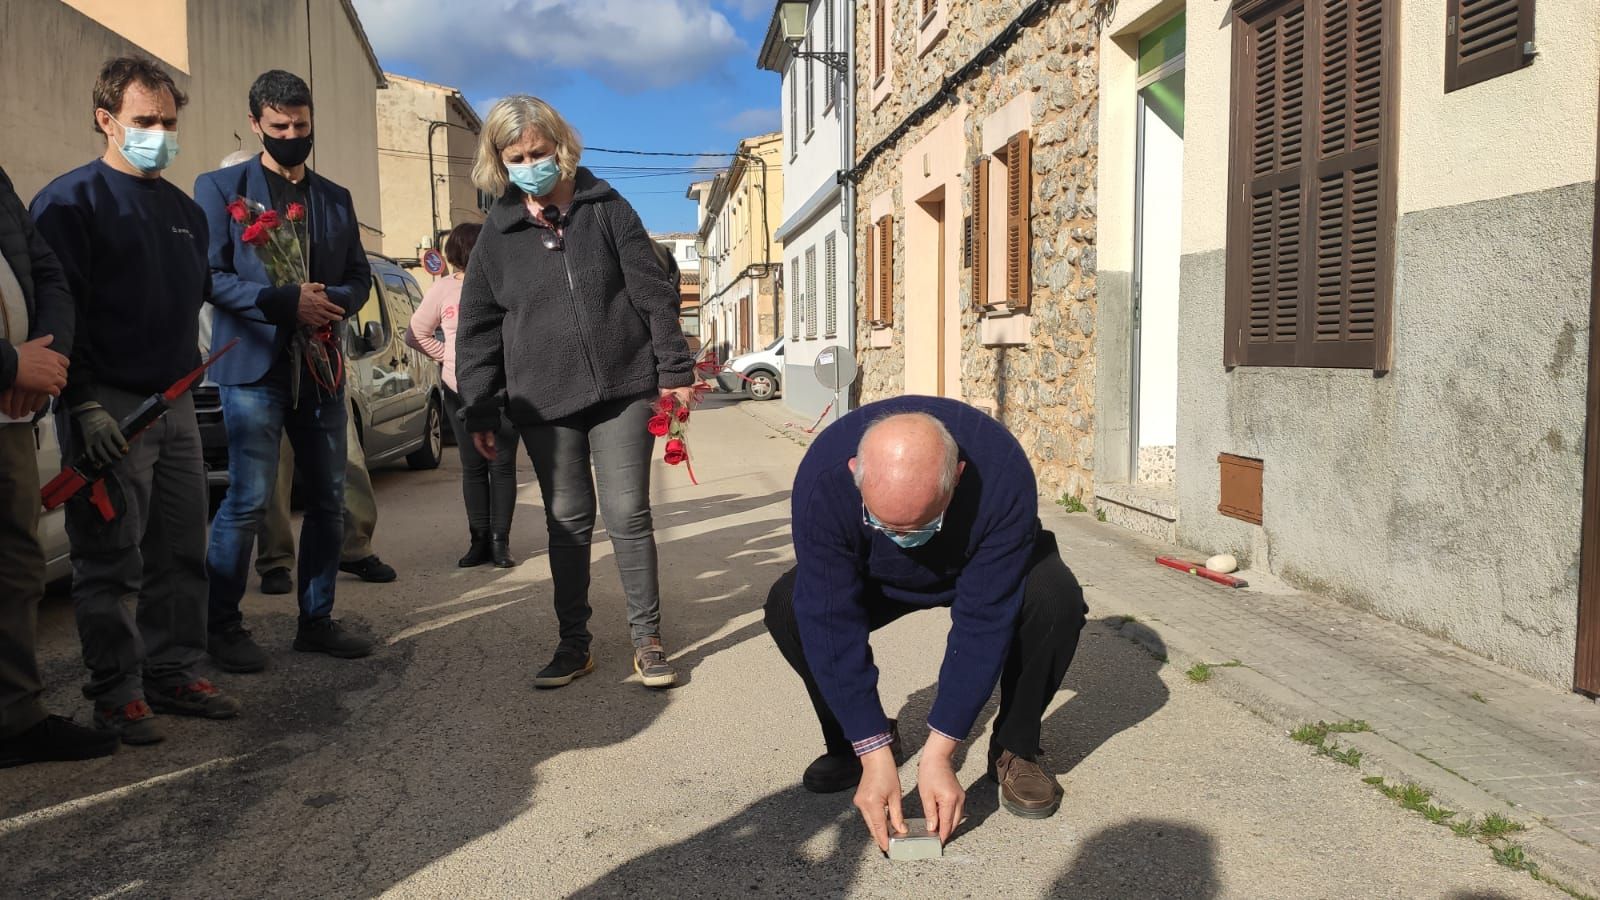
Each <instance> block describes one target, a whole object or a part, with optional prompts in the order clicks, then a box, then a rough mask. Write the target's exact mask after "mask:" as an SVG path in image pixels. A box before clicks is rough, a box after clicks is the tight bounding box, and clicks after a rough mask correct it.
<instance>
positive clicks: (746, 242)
mask: <svg viewBox="0 0 1600 900" xmlns="http://www.w3.org/2000/svg"><path fill="white" fill-rule="evenodd" d="M782 154H783V134H782V133H781V132H774V133H771V134H764V135H759V136H756V137H751V138H746V139H744V140H742V141H740V142H739V146H738V148H737V151H736V153H735V154H734V158H733V162H732V164H730V165H729V166H728V168H727V169H726V170H725V171H723V172H720V173H718V174H717V176H716V177H715V178H713V179H712V180H711V182H710V184H709V185H705V186H704V187H703V188H701V189H699V190H697V189H696V188H695V187H691V188H690V190H689V193H690V196H691V197H694V198H696V199H698V202H699V203H700V232H699V234H698V235H697V245H698V247H699V251H700V296H701V300H700V337H701V340H702V342H703V345H704V347H705V348H706V351H704V352H710V353H714V354H715V356H716V358H717V359H718V360H720V361H722V362H727V361H728V360H729V359H731V358H732V357H735V356H738V355H740V354H742V353H749V352H750V351H752V350H759V349H761V348H762V347H765V346H767V345H768V344H770V343H772V341H773V340H774V339H776V338H777V337H778V336H779V334H780V331H779V328H780V323H781V322H782V316H781V306H782V295H781V293H780V290H781V289H780V287H779V277H778V271H779V270H778V261H779V260H780V259H781V258H782V252H783V251H782V248H781V247H780V246H779V245H778V242H777V241H776V240H774V239H773V232H775V231H776V230H777V227H778V225H779V221H780V220H779V216H781V215H782V214H783V161H782Z"/></svg>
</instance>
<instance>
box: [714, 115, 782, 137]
mask: <svg viewBox="0 0 1600 900" xmlns="http://www.w3.org/2000/svg"><path fill="white" fill-rule="evenodd" d="M782 121H783V116H782V114H781V113H779V112H778V110H776V109H772V108H764V109H747V110H745V111H744V112H741V113H738V114H737V115H734V116H730V117H728V118H727V119H724V120H723V121H722V123H721V127H722V130H723V131H731V132H734V133H736V134H738V135H739V136H741V137H748V136H750V135H755V134H766V133H767V132H769V131H777V130H778V129H779V128H780V127H782V125H781V123H782Z"/></svg>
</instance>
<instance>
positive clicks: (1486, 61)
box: [1444, 0, 1534, 93]
mask: <svg viewBox="0 0 1600 900" xmlns="http://www.w3.org/2000/svg"><path fill="white" fill-rule="evenodd" d="M1533 3H1534V0H1449V6H1448V9H1447V11H1446V16H1447V18H1446V19H1445V56H1444V89H1445V91H1446V92H1447V93H1448V92H1449V91H1454V90H1459V89H1461V88H1464V87H1468V86H1469V85H1474V84H1477V83H1478V82H1480V81H1488V80H1489V79H1490V78H1496V77H1499V76H1501V75H1506V74H1509V73H1511V72H1515V71H1516V70H1518V69H1520V68H1522V67H1523V66H1526V65H1528V64H1530V63H1532V62H1533V55H1532V54H1531V53H1528V52H1527V48H1528V46H1529V44H1531V43H1532V41H1533Z"/></svg>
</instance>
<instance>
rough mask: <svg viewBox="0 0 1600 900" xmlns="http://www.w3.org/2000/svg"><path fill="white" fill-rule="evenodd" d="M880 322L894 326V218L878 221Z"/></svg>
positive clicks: (890, 216) (888, 216) (888, 217)
mask: <svg viewBox="0 0 1600 900" xmlns="http://www.w3.org/2000/svg"><path fill="white" fill-rule="evenodd" d="M878 322H879V323H880V324H883V325H893V324H894V216H893V215H887V216H884V217H883V218H881V219H879V220H878Z"/></svg>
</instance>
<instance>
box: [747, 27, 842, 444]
mask: <svg viewBox="0 0 1600 900" xmlns="http://www.w3.org/2000/svg"><path fill="white" fill-rule="evenodd" d="M779 10H780V11H774V13H773V19H772V22H771V24H770V26H769V27H768V31H767V38H766V42H765V44H764V45H763V46H762V49H761V55H760V57H759V58H758V62H757V65H758V66H759V67H760V68H762V69H766V70H768V71H771V72H776V73H778V74H779V75H780V76H781V78H782V81H781V88H780V90H781V94H782V98H783V99H782V102H781V112H782V117H783V123H784V128H783V144H784V157H783V169H784V171H783V175H784V184H785V186H786V190H785V192H784V200H783V224H782V225H780V226H779V227H778V230H777V234H776V235H775V237H776V239H777V241H778V243H780V244H782V245H783V267H784V268H783V282H784V285H785V286H786V288H787V294H788V297H789V298H790V302H789V304H788V308H787V310H786V312H787V315H786V317H785V320H784V322H783V324H782V326H781V327H780V329H779V331H780V333H781V334H783V335H785V336H786V337H787V338H788V340H787V342H786V343H785V344H784V371H783V374H782V380H783V398H784V403H785V404H786V405H788V406H789V408H791V409H793V410H795V411H796V412H797V413H799V414H800V415H801V416H802V417H804V418H806V419H807V420H811V419H814V418H816V417H818V416H820V415H821V414H822V412H823V411H824V410H827V409H829V407H830V405H831V404H833V402H834V395H833V391H832V390H831V389H829V388H826V387H824V386H823V385H822V384H821V382H819V381H818V380H817V378H816V375H815V371H814V368H815V365H816V359H817V355H818V354H819V353H821V352H822V351H823V350H824V349H825V348H828V347H844V348H846V349H849V350H851V351H852V352H854V349H855V331H854V328H853V315H852V314H853V312H854V304H853V301H852V299H851V298H852V296H853V292H852V291H851V283H850V272H851V266H850V260H852V259H853V258H854V243H853V242H852V241H851V240H850V228H849V222H848V217H847V215H846V212H847V209H846V206H845V202H846V201H845V197H846V195H847V191H846V190H845V185H844V184H842V183H841V179H840V178H839V173H840V172H841V171H843V170H845V169H848V168H849V167H850V163H851V160H850V152H849V134H848V127H847V126H848V125H849V120H848V119H847V118H846V116H847V114H848V111H849V109H850V108H851V106H850V103H849V101H850V99H851V95H850V93H849V92H850V90H851V88H850V81H849V79H848V78H847V77H846V72H845V71H844V68H843V60H845V59H848V57H849V48H848V37H849V22H850V20H849V15H850V13H851V9H850V4H849V2H847V0H812V2H811V3H810V4H809V8H808V10H807V27H806V37H805V40H804V41H803V42H802V43H801V45H800V50H801V51H802V53H815V54H838V56H835V57H829V56H822V57H817V56H805V57H798V56H796V55H795V53H793V52H792V51H791V49H790V45H789V44H788V43H786V42H785V41H784V40H783V36H782V28H781V21H780V17H781V7H779ZM830 59H836V60H839V61H840V68H838V69H835V68H834V67H833V66H832V65H830V63H829V60H830ZM843 405H844V404H839V406H843ZM832 412H833V413H835V416H834V417H836V414H838V413H842V412H844V410H843V409H839V408H837V407H835V408H834V409H833V410H832Z"/></svg>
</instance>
